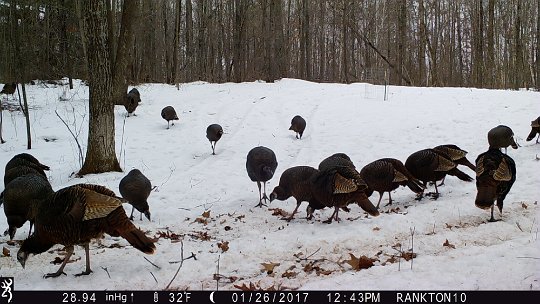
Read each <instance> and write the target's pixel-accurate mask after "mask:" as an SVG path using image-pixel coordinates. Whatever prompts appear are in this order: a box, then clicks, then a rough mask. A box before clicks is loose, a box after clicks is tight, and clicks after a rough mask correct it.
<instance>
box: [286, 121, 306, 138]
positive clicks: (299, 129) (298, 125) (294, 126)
mask: <svg viewBox="0 0 540 304" xmlns="http://www.w3.org/2000/svg"><path fill="white" fill-rule="evenodd" d="M305 129H306V120H305V119H304V118H302V116H300V115H296V116H295V117H293V119H292V120H291V126H290V128H289V130H292V131H294V132H296V138H297V139H302V134H304V130H305Z"/></svg>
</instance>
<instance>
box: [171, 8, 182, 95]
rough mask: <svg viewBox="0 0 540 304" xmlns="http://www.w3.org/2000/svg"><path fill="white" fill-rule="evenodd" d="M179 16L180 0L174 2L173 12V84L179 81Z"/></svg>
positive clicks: (180, 9)
mask: <svg viewBox="0 0 540 304" xmlns="http://www.w3.org/2000/svg"><path fill="white" fill-rule="evenodd" d="M180 16H182V0H178V1H177V2H176V14H175V21H174V24H175V26H174V42H173V75H172V78H173V81H174V83H175V84H178V82H179V80H178V79H179V77H178V74H179V68H180V67H179V66H178V56H179V55H180V54H179V52H178V47H179V44H180Z"/></svg>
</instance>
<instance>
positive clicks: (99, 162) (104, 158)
mask: <svg viewBox="0 0 540 304" xmlns="http://www.w3.org/2000/svg"><path fill="white" fill-rule="evenodd" d="M126 2H129V1H126ZM83 16H85V18H86V28H85V30H86V31H85V34H86V37H87V43H88V45H87V51H88V52H87V55H88V74H89V75H88V76H89V83H90V88H89V90H90V101H89V112H90V119H89V120H90V121H89V128H88V148H87V150H86V158H85V160H84V164H83V166H82V168H81V170H80V171H79V173H78V174H79V175H84V174H89V173H101V172H109V171H122V169H121V168H120V164H119V163H118V160H117V158H116V153H115V144H114V135H115V133H114V102H113V86H112V81H113V73H112V67H111V60H110V58H109V55H110V48H109V45H108V43H107V34H108V31H107V12H106V7H105V3H104V1H100V0H86V1H84V3H83Z"/></svg>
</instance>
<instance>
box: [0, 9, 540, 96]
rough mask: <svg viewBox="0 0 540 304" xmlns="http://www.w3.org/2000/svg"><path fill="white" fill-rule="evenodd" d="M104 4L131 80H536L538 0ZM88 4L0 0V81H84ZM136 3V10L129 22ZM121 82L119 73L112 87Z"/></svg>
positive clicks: (111, 38)
mask: <svg viewBox="0 0 540 304" xmlns="http://www.w3.org/2000/svg"><path fill="white" fill-rule="evenodd" d="M102 2H103V5H104V6H105V9H106V10H107V12H106V20H105V23H107V26H106V28H107V35H106V36H107V39H108V45H110V50H109V54H110V56H111V58H112V59H115V58H116V56H119V57H118V58H117V59H118V60H113V62H115V64H119V65H120V66H122V65H125V66H126V69H127V72H126V77H127V80H128V82H129V83H131V84H136V83H142V82H160V83H171V84H172V83H184V82H191V81H197V80H203V81H209V82H230V81H232V82H242V81H254V80H265V81H270V82H272V81H274V80H277V79H280V78H284V77H289V78H300V79H305V80H310V81H318V82H342V83H350V82H360V81H368V82H381V81H383V79H382V78H384V77H385V76H384V75H385V74H386V75H387V77H388V81H389V83H390V84H394V85H414V86H465V87H479V88H498V89H509V88H510V89H518V88H531V87H533V88H537V89H538V88H539V87H540V84H539V81H538V77H539V74H540V63H539V58H540V54H539V53H540V50H539V48H540V42H539V35H540V29H539V27H540V18H539V14H538V11H539V10H540V0H536V1H535V0H523V1H520V0H510V1H501V0H474V1H465V0H456V1H438V0H414V1H413V0H382V1H350V0H337V1H325V0H230V1H226V0H156V1H140V0H133V1H126V3H131V5H127V6H126V5H125V3H124V1H122V0H112V1H102ZM84 5H85V1H82V0H75V1H66V0H43V1H38V0H9V1H3V2H2V3H0V16H1V18H0V37H1V38H2V40H1V41H2V43H1V44H0V51H1V52H2V54H4V56H3V58H2V59H3V60H1V61H0V82H4V83H6V82H9V81H17V82H19V83H20V82H27V81H29V80H32V79H58V78H62V77H74V78H81V79H88V78H89V75H88V72H87V64H86V60H87V56H86V54H85V53H86V52H87V51H91V50H87V49H86V46H85V44H84V43H83V39H85V38H84V27H85V26H87V22H86V21H85V19H84V16H83V13H84V9H83V6H84ZM130 6H131V7H134V6H138V7H139V10H138V14H137V15H133V16H132V17H130V19H133V21H134V22H133V27H132V28H130V27H127V28H126V27H125V26H124V25H123V24H121V23H122V21H123V20H125V19H124V18H123V16H125V15H128V16H129V15H130V14H135V13H133V12H129V11H127V12H125V11H124V10H125V9H126V7H127V8H129V7H130ZM123 30H124V31H123ZM131 34H132V35H131ZM130 37H131V38H130ZM123 44H125V48H126V50H125V51H120V50H119V49H118V48H121V47H122V45H123ZM124 56H125V58H124ZM34 67H39V68H34ZM111 68H112V69H116V68H117V67H116V66H113V67H111ZM126 85H127V84H123V83H121V82H118V81H117V80H116V78H115V82H114V85H113V86H114V88H115V91H119V89H118V88H119V87H123V88H125V86H126Z"/></svg>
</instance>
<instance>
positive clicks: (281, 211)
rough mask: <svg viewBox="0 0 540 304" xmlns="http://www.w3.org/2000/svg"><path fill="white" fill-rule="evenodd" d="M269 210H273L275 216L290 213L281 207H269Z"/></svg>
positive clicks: (286, 215) (284, 215) (285, 215)
mask: <svg viewBox="0 0 540 304" xmlns="http://www.w3.org/2000/svg"><path fill="white" fill-rule="evenodd" d="M268 210H270V211H272V215H275V216H283V217H288V216H289V214H288V213H287V211H285V210H283V209H281V208H269V209H268Z"/></svg>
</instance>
